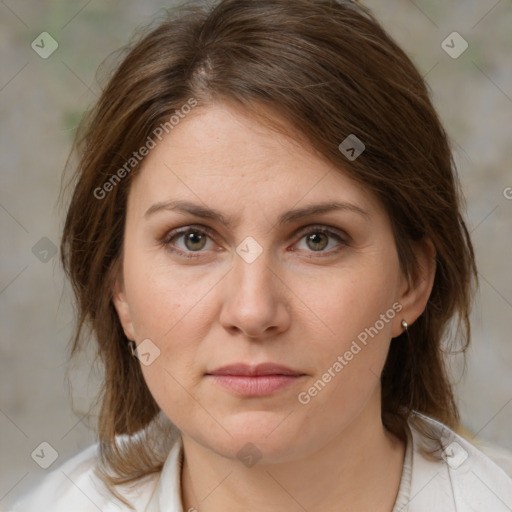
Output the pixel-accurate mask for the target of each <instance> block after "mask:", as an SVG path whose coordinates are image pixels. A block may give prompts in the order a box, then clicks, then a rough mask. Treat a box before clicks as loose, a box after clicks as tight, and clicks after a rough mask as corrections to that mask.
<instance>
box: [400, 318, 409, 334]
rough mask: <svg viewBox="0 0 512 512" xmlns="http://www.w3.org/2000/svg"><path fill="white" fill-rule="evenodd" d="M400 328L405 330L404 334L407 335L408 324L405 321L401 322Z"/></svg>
mask: <svg viewBox="0 0 512 512" xmlns="http://www.w3.org/2000/svg"><path fill="white" fill-rule="evenodd" d="M402 327H403V328H404V329H405V332H406V333H409V324H408V323H407V322H406V321H405V320H402Z"/></svg>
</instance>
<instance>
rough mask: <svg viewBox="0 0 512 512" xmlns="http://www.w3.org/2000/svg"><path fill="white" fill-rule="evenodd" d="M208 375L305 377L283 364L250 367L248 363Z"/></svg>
mask: <svg viewBox="0 0 512 512" xmlns="http://www.w3.org/2000/svg"><path fill="white" fill-rule="evenodd" d="M207 375H245V376H258V375H304V373H302V372H300V371H297V370H292V369H291V368H287V367H286V366H283V365H281V364H275V363H261V364H258V365H250V364H246V363H236V364H230V365H228V366H223V367H222V368H218V369H216V370H212V371H210V372H207Z"/></svg>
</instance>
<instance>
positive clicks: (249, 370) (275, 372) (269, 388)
mask: <svg viewBox="0 0 512 512" xmlns="http://www.w3.org/2000/svg"><path fill="white" fill-rule="evenodd" d="M206 376H207V377H209V378H211V379H212V380H213V381H214V382H215V383H216V384H217V385H220V386H221V387H223V388H224V389H227V390H228V391H230V392H233V393H235V394H237V395H242V396H254V397H257V396H267V395H271V394H273V393H277V392H278V391H281V390H283V389H285V388H287V387H289V386H291V385H293V384H294V383H296V382H298V381H299V380H300V379H301V378H302V377H305V376H306V374H305V373H303V372H300V371H297V370H293V369H292V368H288V367H286V366H282V365H278V364H275V363H263V364H259V365H257V366H251V365H248V364H245V363H237V364H234V365H229V366H224V367H222V368H218V369H217V370H213V371H210V372H208V373H206Z"/></svg>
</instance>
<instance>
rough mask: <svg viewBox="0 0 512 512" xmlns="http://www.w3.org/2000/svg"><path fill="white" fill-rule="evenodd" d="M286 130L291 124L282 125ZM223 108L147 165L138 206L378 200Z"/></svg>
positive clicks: (182, 126)
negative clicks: (181, 200)
mask: <svg viewBox="0 0 512 512" xmlns="http://www.w3.org/2000/svg"><path fill="white" fill-rule="evenodd" d="M282 125H283V126H284V128H285V129H286V125H285V124H284V123H282ZM289 133H291V134H293V135H291V136H289V135H287V134H285V133H279V132H277V131H276V130H274V129H272V128H271V127H270V126H268V125H266V124H262V123H261V122H259V121H258V120H257V119H256V118H255V117H254V116H251V115H250V114H248V113H246V112H244V111H242V110H241V109H238V108H235V107H233V106H232V105H229V104H225V103H220V104H213V105H210V106H206V107H198V108H196V109H195V110H194V111H192V113H191V114H189V115H188V116H187V117H185V118H184V119H183V120H181V122H180V123H179V124H178V125H177V126H175V127H174V128H173V129H172V131H171V132H170V133H169V134H167V135H165V136H164V138H163V139H162V141H161V142H159V143H158V144H157V145H156V147H155V148H154V149H152V150H151V152H150V153H149V155H148V156H147V157H146V159H145V160H144V161H143V163H142V166H141V169H139V172H138V175H137V176H136V177H135V180H134V183H133V184H132V190H131V192H130V196H131V200H132V203H139V206H140V207H141V208H142V207H144V206H145V205H147V203H148V202H155V201H165V200H169V199H171V198H187V199H190V200H194V201H195V202H198V201H201V202H203V203H205V204H215V205H216V206H218V207H222V208H228V207H229V206H230V205H236V208H238V207H243V206H244V205H245V206H249V205H251V204H252V203H254V202H255V201H257V202H258V203H259V204H265V205H276V206H277V205H282V204H286V205H287V206H290V203H292V204H294V203H298V202H301V203H306V202H308V201H309V202H311V201H318V200H319V199H322V200H331V201H343V200H349V199H350V200H351V202H353V203H359V205H360V206H361V208H363V205H364V206H366V208H365V209H369V210H371V209H372V205H373V207H375V206H377V205H376V204H375V203H376V198H375V197H374V196H373V195H372V194H371V193H370V192H369V191H367V190H366V189H365V188H364V187H362V186H361V185H360V184H358V183H357V182H355V181H354V180H353V179H351V178H350V177H349V176H348V175H347V173H346V172H343V170H341V169H338V168H335V167H334V166H333V165H332V164H331V163H329V162H328V161H327V160H326V159H324V158H322V157H321V156H320V155H318V153H317V152H315V151H314V150H313V149H311V148H310V147H309V146H308V145H306V144H305V143H304V140H303V139H299V138H297V137H296V136H295V133H296V132H295V131H294V130H293V128H292V127H290V130H289Z"/></svg>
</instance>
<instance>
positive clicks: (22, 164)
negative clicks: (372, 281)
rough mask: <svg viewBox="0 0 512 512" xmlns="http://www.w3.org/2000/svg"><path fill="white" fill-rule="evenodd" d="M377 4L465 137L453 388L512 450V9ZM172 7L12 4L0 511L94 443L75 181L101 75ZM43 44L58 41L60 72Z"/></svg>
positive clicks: (477, 0)
mask: <svg viewBox="0 0 512 512" xmlns="http://www.w3.org/2000/svg"><path fill="white" fill-rule="evenodd" d="M363 3H364V4H365V5H367V6H369V7H370V8H372V9H373V10H374V12H375V13H376V15H377V16H378V18H379V19H380V20H381V21H382V23H383V24H384V26H385V27H386V28H387V29H388V31H389V32H390V33H391V35H392V36H393V37H394V38H395V39H396V40H397V42H398V43H399V44H400V45H401V46H402V47H403V48H404V49H405V50H406V52H407V53H408V54H409V55H410V57H411V58H412V59H413V61H414V62H415V63H416V65H417V66H418V68H419V69H420V71H421V72H422V74H423V75H425V77H426V80H427V81H428V83H429V85H430V87H431V90H432V97H433V100H434V103H435V105H436V107H437V109H438V111H439V113H440V115H441V118H442V120H443V122H444V125H445V127H446V129H447V132H448V134H449V135H450V137H451V139H452V142H453V145H454V150H455V155H456V161H457V163H458V166H459V171H460V177H461V181H462V187H463V191H464V194H465V196H466V200H467V220H468V224H469V226H470V230H471V234H472V238H473V241H474V244H475V249H476V253H477V258H478V265H479V272H480V280H481V287H480V291H479V294H478V297H477V302H476V304H475V308H474V312H473V315H472V327H473V343H472V347H471V349H470V351H469V353H468V365H467V371H466V374H465V375H464V376H462V375H461V364H460V359H454V361H453V376H454V379H455V381H456V382H457V395H458V399H459V404H460V407H461V412H462V418H463V426H464V428H465V429H466V431H467V433H468V437H470V438H471V439H473V440H477V439H478V440H483V441H487V442H491V443H494V444H497V445H500V446H502V447H505V448H508V449H509V450H512V427H511V425H512V421H511V420H512V371H511V368H512V343H511V336H510V328H511V320H510V319H511V318H512V271H511V270H512V269H511V266H512V263H511V262H512V257H511V256H512V172H511V162H512V143H511V142H512V129H511V124H512V123H511V121H512V1H511V0H501V1H498V0H452V1H450V2H441V1H432V0H415V1H414V2H413V1H411V0H366V1H364V2H363ZM170 5H172V2H164V1H158V0H147V1H145V2H136V1H134V0H129V1H124V2H122V3H121V2H120V1H114V0H108V1H102V2H100V1H98V0H96V1H94V0H89V1H87V0H84V1H68V2H63V1H57V0H54V1H50V0H38V1H36V0H25V1H23V0H22V1H18V2H15V1H14V0H0V63H1V64H0V69H1V75H0V155H1V159H0V165H1V173H0V177H1V188H0V228H1V240H2V243H1V247H2V256H1V267H0V318H1V331H0V356H1V357H0V434H1V435H0V459H1V462H0V509H2V508H3V506H4V505H5V504H6V503H7V502H9V501H11V500H12V499H13V498H15V497H16V496H17V495H19V494H20V493H23V492H24V491H25V490H26V489H27V488H28V487H30V486H31V485H33V483H34V482H36V481H37V480H38V479H40V478H41V477H42V476H44V474H45V471H46V470H45V469H43V468H41V467H40V465H41V464H43V465H44V464H45V463H47V462H50V460H51V458H52V457H54V456H57V454H58V462H62V461H63V460H64V459H66V458H68V457H69V456H71V455H73V454H74V453H76V452H77V451H79V450H80V449H82V448H83V447H85V446H86V445H88V444H89V443H91V442H92V441H93V440H94V434H93V432H92V431H91V430H90V429H88V427H87V420H86V418H85V417H84V415H85V413H86V411H87V409H88V407H89V404H90V403H91V400H92V397H93V396H94V394H95V392H96V386H97V384H96V383H97V375H96V373H95V372H93V371H90V370H91V369H92V364H91V360H90V357H89V356H87V354H84V355H83V357H81V359H79V360H78V361H77V363H76V364H74V365H73V366H70V365H68V364H67V354H68V352H67V345H68V341H69V339H70V335H71V327H72V321H73V310H72V306H71V294H70V291H69V289H68V287H67V285H66V283H65V281H64V279H63V275H62V271H61V269H60V266H59V262H58V255H57V254H54V252H55V250H56V248H57V246H58V244H59V238H60V230H61V228H62V224H63V212H62V211H59V209H58V208H57V199H58V194H59V186H60V178H61V173H62V171H63V169H64V165H65V161H66V158H67V155H68V153H69V150H70V145H71V141H72V137H73V135H74V130H75V128H76V125H77V123H78V120H79V119H80V116H81V114H82V112H83V111H84V110H85V109H86V108H88V107H89V106H91V105H92V104H93V103H94V102H95V100H96V99H97V96H98V94H99V91H100V88H99V86H98V83H97V82H96V78H95V76H96V75H95V73H96V70H97V68H98V66H99V65H100V64H101V62H102V61H103V60H104V59H105V58H106V57H107V56H108V55H109V54H110V53H111V52H112V51H114V50H116V49H118V48H119V47H121V46H123V45H124V44H126V43H127V42H128V41H129V40H130V38H131V37H132V34H133V32H134V30H135V29H136V28H138V27H141V26H144V25H146V24H147V23H149V22H150V21H151V20H152V19H153V18H154V16H155V15H156V13H157V12H158V11H160V10H161V9H162V8H165V7H169V6H170ZM160 14H162V12H160ZM42 32H48V33H49V34H50V35H51V36H52V37H53V38H54V39H55V40H56V41H57V43H58V48H57V49H56V50H55V52H54V53H52V54H51V55H50V56H49V57H47V58H46V59H43V58H42V57H41V56H40V55H39V54H38V53H36V52H37V51H38V52H39V53H43V54H44V52H45V51H50V50H51V40H50V39H45V40H44V44H43V43H41V38H38V36H39V34H41V33H42ZM453 32H458V34H460V36H461V37H462V38H463V39H460V38H459V36H450V34H452V33H453ZM448 36H450V37H448ZM44 37H46V36H44ZM447 38H448V39H447ZM445 40H446V42H445V43H444V45H442V43H443V41H445ZM33 41H35V43H34V44H38V45H39V46H36V47H34V48H32V47H31V45H32V42H33ZM464 41H466V42H467V43H468V45H469V46H468V48H467V50H466V51H464V52H463V53H462V54H461V55H460V56H458V57H457V58H454V56H456V54H457V53H459V52H460V51H461V50H462V49H463V48H464ZM443 47H444V49H443ZM445 50H447V51H445ZM447 52H448V53H447ZM449 53H451V55H449ZM70 382H71V383H72V385H73V386H72V388H70V385H69V383H70ZM42 442H47V443H49V444H50V445H51V446H52V447H53V448H54V449H55V450H56V453H55V454H54V453H53V452H52V451H51V450H50V449H49V448H48V447H45V445H43V446H40V445H41V443H42ZM41 450H43V452H44V453H45V457H46V460H43V457H42V456H41V455H40V457H37V454H41V453H43V452H41ZM48 457H50V459H48Z"/></svg>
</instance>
